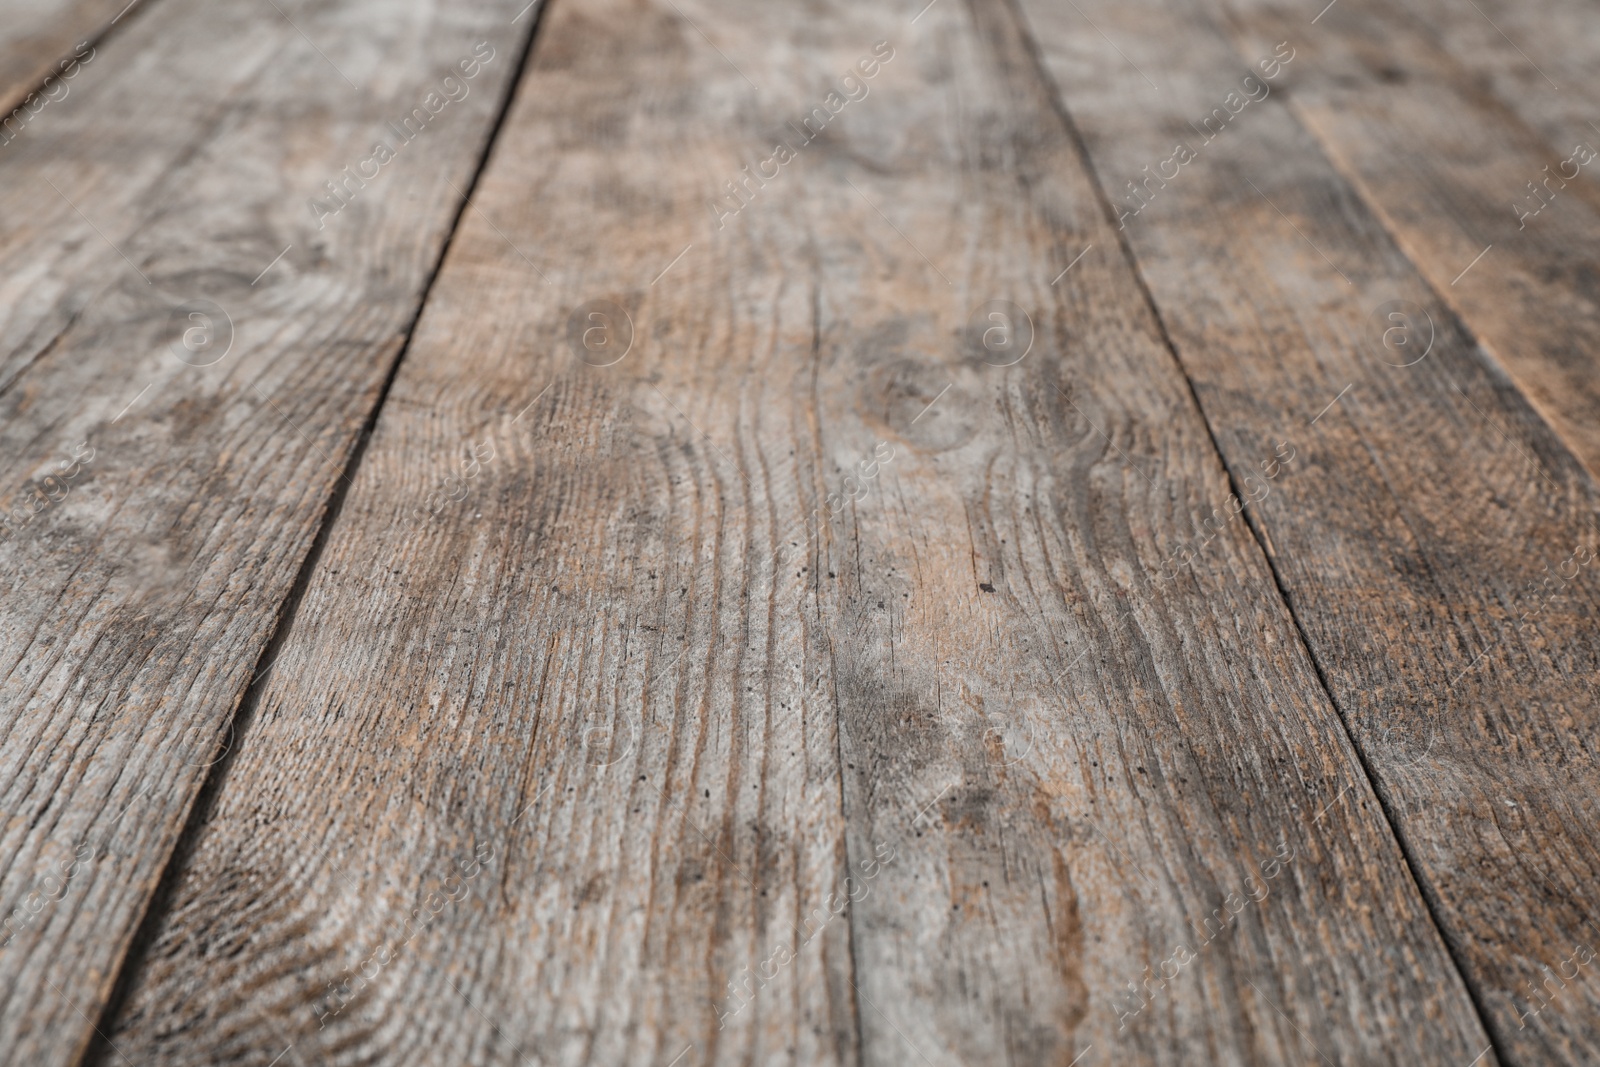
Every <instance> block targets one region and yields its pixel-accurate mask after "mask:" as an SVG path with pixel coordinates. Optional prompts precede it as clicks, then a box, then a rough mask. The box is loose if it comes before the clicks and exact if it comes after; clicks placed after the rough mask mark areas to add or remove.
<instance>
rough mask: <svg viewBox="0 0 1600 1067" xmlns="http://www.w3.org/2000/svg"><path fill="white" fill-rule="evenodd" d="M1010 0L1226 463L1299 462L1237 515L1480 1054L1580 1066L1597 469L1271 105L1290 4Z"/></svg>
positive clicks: (1300, 42)
mask: <svg viewBox="0 0 1600 1067" xmlns="http://www.w3.org/2000/svg"><path fill="white" fill-rule="evenodd" d="M1024 6H1025V8H1026V11H1027V14H1028V17H1029V20H1030V24H1031V25H1032V27H1033V30H1034V32H1035V33H1036V34H1037V40H1038V42H1039V46H1040V50H1041V54H1042V56H1043V61H1044V62H1045V63H1046V65H1047V67H1048V69H1049V70H1050V72H1051V74H1052V75H1053V77H1054V78H1055V80H1056V82H1057V84H1058V86H1059V87H1060V90H1061V94H1062V100H1063V103H1064V105H1065V107H1066V108H1067V109H1068V110H1069V111H1070V113H1071V115H1072V116H1073V119H1074V121H1075V122H1076V124H1077V126H1078V128H1079V130H1080V131H1081V133H1082V136H1083V138H1084V141H1085V143H1086V144H1087V146H1088V150H1089V153H1090V156H1091V159H1092V161H1093V165H1094V167H1095V169H1096V171H1097V173H1098V175H1099V177H1100V181H1101V183H1102V185H1103V187H1104V188H1105V189H1106V190H1107V191H1108V197H1109V199H1110V201H1111V203H1112V205H1113V209H1114V210H1116V211H1118V213H1119V218H1120V219H1121V221H1122V223H1123V225H1124V227H1125V228H1124V236H1125V239H1126V240H1127V241H1128V243H1129V245H1130V246H1131V247H1132V249H1133V250H1134V252H1135V254H1136V256H1137V259H1138V263H1139V269H1140V272H1141V274H1142V275H1143V277H1144V279H1145V281H1146V282H1147V284H1148V285H1149V287H1150V291H1151V293H1152V295H1153V297H1154V299H1155V302H1156V306H1157V308H1158V310H1159V312H1160V314H1161V316H1162V319H1163V322H1164V323H1165V325H1166V327H1167V329H1168V331H1169V333H1170V335H1171V337H1172V340H1173V343H1174V346H1175V349H1176V352H1177V354H1178V356H1179V358H1180V359H1181V360H1182V362H1183V366H1184V368H1185V370H1186V371H1187V372H1188V374H1189V376H1190V379H1191V380H1192V381H1193V383H1194V388H1195V393H1196V396H1197V397H1198V399H1199V401H1200V405H1201V408H1202V410H1203V411H1204V412H1205V414H1206V417H1207V421H1208V423H1209V425H1210V426H1211V429H1212V432H1213V433H1214V435H1215V437H1216V440H1217V443H1218V445H1219V446H1220V448H1221V450H1222V453H1223V455H1224V457H1225V458H1226V460H1227V461H1228V464H1229V466H1230V468H1231V469H1232V470H1233V471H1234V472H1235V473H1236V474H1237V475H1242V474H1244V473H1245V472H1248V471H1250V470H1251V469H1252V467H1253V464H1254V462H1255V460H1256V457H1258V456H1259V455H1261V453H1262V450H1263V448H1265V447H1266V445H1267V443H1268V442H1270V441H1273V440H1280V439H1288V440H1291V441H1293V442H1294V444H1295V447H1296V449H1297V453H1298V455H1299V456H1300V457H1301V459H1300V460H1299V462H1300V463H1301V466H1299V467H1297V468H1296V469H1295V470H1294V471H1293V472H1292V473H1290V474H1288V475H1286V476H1285V477H1283V478H1281V479H1279V491H1277V492H1275V493H1273V494H1272V495H1271V496H1270V497H1267V498H1265V499H1264V500H1262V501H1261V502H1260V503H1259V505H1258V506H1256V507H1254V508H1252V509H1251V511H1250V519H1251V522H1252V524H1254V525H1255V526H1256V527H1257V529H1258V530H1259V531H1260V534H1261V539H1262V542H1263V544H1264V545H1265V546H1266V548H1267V552H1268V554H1269V557H1270V558H1271V561H1272V565H1273V569H1274V571H1275V573H1276V575H1277V578H1278V581H1279V582H1280V583H1281V585H1282V587H1283V589H1284V592H1285V594H1286V596H1287V598H1288V601H1289V604H1290V605H1291V607H1292V608H1293V609H1294V612H1295V617H1296V620H1297V622H1298V625H1299V627H1300V629H1301V631H1302V632H1303V633H1304V634H1305V636H1306V639H1307V641H1308V642H1309V645H1310V648H1311V650H1312V653H1313V655H1314V657H1315V659H1316V662H1317V666H1318V669H1319V672H1320V673H1321V676H1322V677H1323V678H1324V679H1325V680H1326V682H1327V685H1328V687H1329V689H1330V691H1331V692H1332V694H1333V697H1334V699H1335V701H1336V702H1337V704H1338V706H1339V709H1340V711H1341V714H1342V716H1343V718H1344V720H1345V722H1346V723H1347V725H1348V727H1349V729H1350V731H1351V734H1352V736H1353V737H1354V739H1355V742H1356V744H1357V746H1358V748H1359V749H1360V751H1361V754H1362V758H1363V760H1364V763H1365V765H1366V767H1367V768H1368V769H1369V770H1370V772H1371V774H1372V777H1373V780H1374V781H1375V782H1376V783H1377V787H1378V793H1379V796H1380V797H1381V798H1382V799H1383V803H1384V808H1385V811H1386V813H1387V814H1388V816H1389V817H1390V819H1391V820H1392V821H1393V822H1394V824H1395V826H1396V828H1397V830H1398V833H1399V835H1400V838H1401V841H1402V843H1403V844H1404V846H1405V848H1406V854H1407V857H1408V859H1409V861H1410V863H1411V865H1412V868H1413V870H1414V871H1415V872H1416V873H1417V876H1418V878H1419V880H1420V881H1421V883H1422V885H1423V889H1424V891H1425V893H1426V894H1427V896H1428V899H1429V901H1430V903H1431V905H1432V907H1433V910H1434V912H1435V914H1436V915H1437V916H1438V918H1439V921H1440V924H1441V927H1442V929H1443V931H1444V933H1445V936H1446V938H1447V939H1448V941H1449V943H1450V945H1451V948H1452V953H1453V955H1454V956H1455V957H1456V959H1457V960H1458V961H1459V962H1460V964H1461V966H1462V968H1463V973H1464V974H1465V976H1466V978H1467V981H1468V983H1469V985H1470V986H1471V988H1472V990H1473V994H1474V999H1475V1002H1476V1004H1477V1006H1478V1008H1479V1010H1480V1012H1481V1013H1482V1014H1483V1016H1484V1018H1485V1020H1486V1022H1487V1024H1488V1026H1489V1029H1490V1032H1491V1035H1492V1036H1493V1038H1494V1042H1495V1048H1494V1051H1495V1052H1496V1053H1498V1054H1499V1055H1500V1056H1501V1057H1502V1059H1503V1060H1504V1061H1505V1062H1508V1063H1519V1064H1552V1063H1570V1064H1579V1063H1592V1062H1594V1061H1595V1059H1596V1057H1597V1056H1600V983H1595V982H1592V981H1590V982H1587V983H1585V982H1583V981H1574V980H1573V979H1574V977H1575V974H1576V973H1579V972H1583V971H1584V968H1585V967H1587V966H1589V964H1587V963H1585V962H1583V961H1584V958H1585V957H1586V956H1587V955H1588V953H1589V951H1590V949H1591V948H1592V947H1593V946H1594V944H1595V939H1596V934H1597V931H1596V929H1595V926H1594V918H1593V913H1592V905H1593V892H1592V887H1593V886H1594V885H1595V884H1596V880H1597V877H1600V824H1597V822H1596V820H1595V818H1594V797H1595V796H1596V795H1597V792H1600V773H1597V768H1596V764H1595V745H1596V737H1597V731H1596V726H1597V723H1596V711H1595V703H1594V695H1593V694H1594V686H1595V682H1596V679H1597V673H1596V661H1597V653H1600V647H1597V646H1600V630H1597V628H1596V626H1595V618H1596V606H1597V604H1596V595H1595V580H1594V576H1593V570H1592V564H1593V562H1594V554H1595V552H1596V546H1597V542H1600V538H1597V535H1596V530H1595V526H1594V514H1595V509H1596V505H1597V503H1600V500H1597V494H1596V486H1595V483H1594V480H1593V478H1592V476H1591V475H1590V473H1589V472H1588V471H1587V470H1586V469H1585V468H1584V467H1583V465H1582V464H1581V463H1580V462H1579V460H1578V459H1577V458H1576V457H1575V456H1574V455H1573V453H1572V452H1571V451H1569V450H1568V448H1567V447H1566V446H1565V444H1564V443H1563V442H1562V440H1561V439H1560V438H1559V437H1558V436H1557V435H1556V434H1555V433H1554V432H1553V430H1552V429H1551V427H1550V426H1549V425H1548V424H1547V423H1546V422H1545V421H1544V420H1543V419H1542V418H1541V417H1540V416H1539V414H1538V412H1537V411H1536V410H1535V409H1534V408H1533V407H1532V406H1531V404H1530V403H1529V402H1528V400H1527V399H1526V398H1525V397H1524V396H1523V395H1522V393H1521V392H1520V391H1519V390H1518V389H1517V388H1516V386H1515V385H1514V384H1513V382H1512V381H1510V380H1509V379H1508V378H1507V377H1506V375H1505V373H1504V372H1503V371H1502V370H1501V369H1500V367H1499V366H1498V364H1497V363H1496V362H1495V361H1494V360H1493V359H1492V358H1491V357H1490V356H1489V355H1488V354H1487V353H1486V352H1485V351H1483V349H1482V348H1480V347H1479V346H1478V344H1477V342H1476V338H1475V337H1474V336H1473V335H1472V334H1471V333H1470V332H1469V331H1468V330H1467V329H1466V327H1464V326H1463V325H1462V324H1461V322H1460V321H1459V320H1458V318H1457V317H1456V315H1455V314H1454V313H1453V312H1452V310H1451V308H1450V307H1449V306H1448V305H1447V304H1446V303H1445V301H1444V300H1443V299H1442V298H1441V297H1440V296H1439V295H1438V293H1437V291H1436V290H1435V289H1434V288H1432V287H1430V285H1429V284H1428V280H1427V278H1426V277H1424V276H1423V274H1421V273H1420V272H1419V269H1418V268H1417V267H1416V266H1415V265H1413V264H1412V263H1411V262H1410V261H1409V260H1408V259H1407V258H1406V256H1405V254H1404V251H1403V249H1402V248H1401V247H1400V246H1399V245H1398V244H1397V243H1396V241H1395V240H1394V239H1393V238H1392V237H1391V236H1390V234H1389V233H1388V232H1386V230H1385V228H1384V226H1383V225H1382V223H1381V221H1380V219H1379V218H1378V217H1377V216H1376V214H1375V213H1374V210H1373V209H1372V208H1371V207H1370V206H1369V205H1368V204H1367V203H1366V202H1365V201H1364V200H1363V199H1362V198H1361V196H1360V195H1359V193H1358V192H1357V191H1356V190H1354V189H1353V188H1352V187H1351V185H1350V184H1349V183H1348V182H1347V181H1346V180H1345V179H1344V177H1343V176H1341V174H1340V173H1339V172H1338V170H1337V169H1336V168H1335V167H1334V166H1333V165H1332V163H1331V162H1330V161H1329V160H1328V158H1327V157H1326V156H1325V155H1324V154H1323V152H1322V150H1321V148H1320V146H1319V144H1318V142H1317V141H1316V140H1315V139H1314V138H1313V137H1312V136H1311V134H1310V133H1309V132H1308V131H1307V130H1306V129H1305V128H1303V127H1302V126H1301V125H1300V124H1299V123H1298V122H1297V121H1296V118H1295V116H1294V114H1293V113H1292V112H1291V110H1290V109H1289V108H1287V107H1285V106H1284V105H1283V101H1282V94H1281V93H1280V92H1279V91H1278V90H1277V89H1274V88H1273V85H1280V86H1281V85H1289V86H1290V87H1291V92H1290V95H1291V98H1292V94H1293V88H1292V87H1293V85H1294V84H1295V83H1294V81H1293V79H1294V77H1295V76H1296V75H1295V73H1294V72H1295V71H1296V70H1297V69H1298V68H1299V67H1300V66H1301V64H1302V62H1303V61H1308V60H1309V58H1310V54H1311V51H1312V46H1310V45H1306V44H1305V42H1306V41H1307V40H1309V39H1310V38H1311V37H1312V35H1313V34H1315V33H1317V32H1319V30H1318V28H1317V27H1315V26H1313V25H1311V24H1310V21H1309V18H1308V19H1307V24H1306V25H1305V26H1304V27H1303V28H1302V29H1301V30H1300V31H1299V32H1298V33H1296V34H1294V35H1292V36H1289V37H1287V38H1285V39H1283V40H1281V41H1275V42H1272V48H1271V50H1270V51H1268V52H1267V53H1265V54H1264V55H1260V56H1251V57H1250V58H1249V59H1248V60H1242V59H1241V57H1240V55H1239V53H1238V51H1237V50H1236V49H1235V48H1234V46H1233V45H1232V43H1231V42H1230V40H1229V31H1228V29H1227V28H1226V26H1225V25H1224V24H1223V23H1224V16H1225V12H1224V11H1223V9H1221V8H1218V7H1209V8H1192V7H1190V6H1187V5H1179V4H1168V3H1160V2H1156V0H1145V2H1135V3H1128V4H1122V5H1112V4H1109V3H1103V2H1099V0H1094V2H1086V3H1083V4H1081V5H1080V7H1081V11H1070V10H1058V9H1056V8H1055V7H1053V6H1051V5H1048V4H1043V3H1034V2H1031V0H1024ZM1329 17H1332V16H1331V15H1330V16H1329ZM1152 21H1159V22H1161V23H1162V24H1163V25H1165V26H1167V31H1166V32H1164V33H1162V34H1160V35H1150V34H1147V33H1144V32H1142V31H1143V27H1145V26H1147V25H1149V24H1150V23H1151V22H1152ZM1285 32H1287V31H1285ZM1301 47H1306V48H1307V53H1306V54H1302V53H1301V52H1300V51H1299V49H1300V48H1301ZM1280 49H1281V52H1280ZM1275 53H1279V54H1280V55H1281V58H1279V59H1277V60H1274V54H1275ZM1263 63H1265V65H1263ZM1285 63H1287V66H1285V65H1284V64H1285ZM1269 75H1271V76H1272V77H1270V78H1269V77H1268V76H1269ZM1247 78H1248V79H1249V80H1246V79H1247ZM1264 79H1265V80H1264ZM1230 93H1231V94H1233V95H1232V96H1230V95H1229V94H1230ZM1252 98H1253V99H1252ZM1179 146H1184V147H1187V148H1188V151H1187V152H1183V151H1179V150H1178V148H1179ZM1146 168H1148V169H1146ZM1152 175H1153V176H1152ZM1134 183H1137V185H1136V186H1135V185H1134ZM1418 195H1425V191H1424V190H1422V189H1419V191H1418ZM1463 265H1465V264H1463ZM1393 315H1398V318H1392V317H1391V316H1393ZM1430 323H1431V325H1430ZM1430 337H1431V347H1430V345H1429V341H1430ZM1195 566H1196V567H1197V568H1199V569H1201V570H1203V569H1207V568H1209V567H1211V566H1214V564H1212V563H1211V562H1210V561H1209V560H1206V559H1201V560H1198V561H1196V562H1195ZM1358 784H1359V783H1358ZM1557 975H1560V977H1553V976H1557ZM1394 1058H1395V1059H1398V1060H1400V1061H1402V1062H1403V1061H1404V1057H1394Z"/></svg>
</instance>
